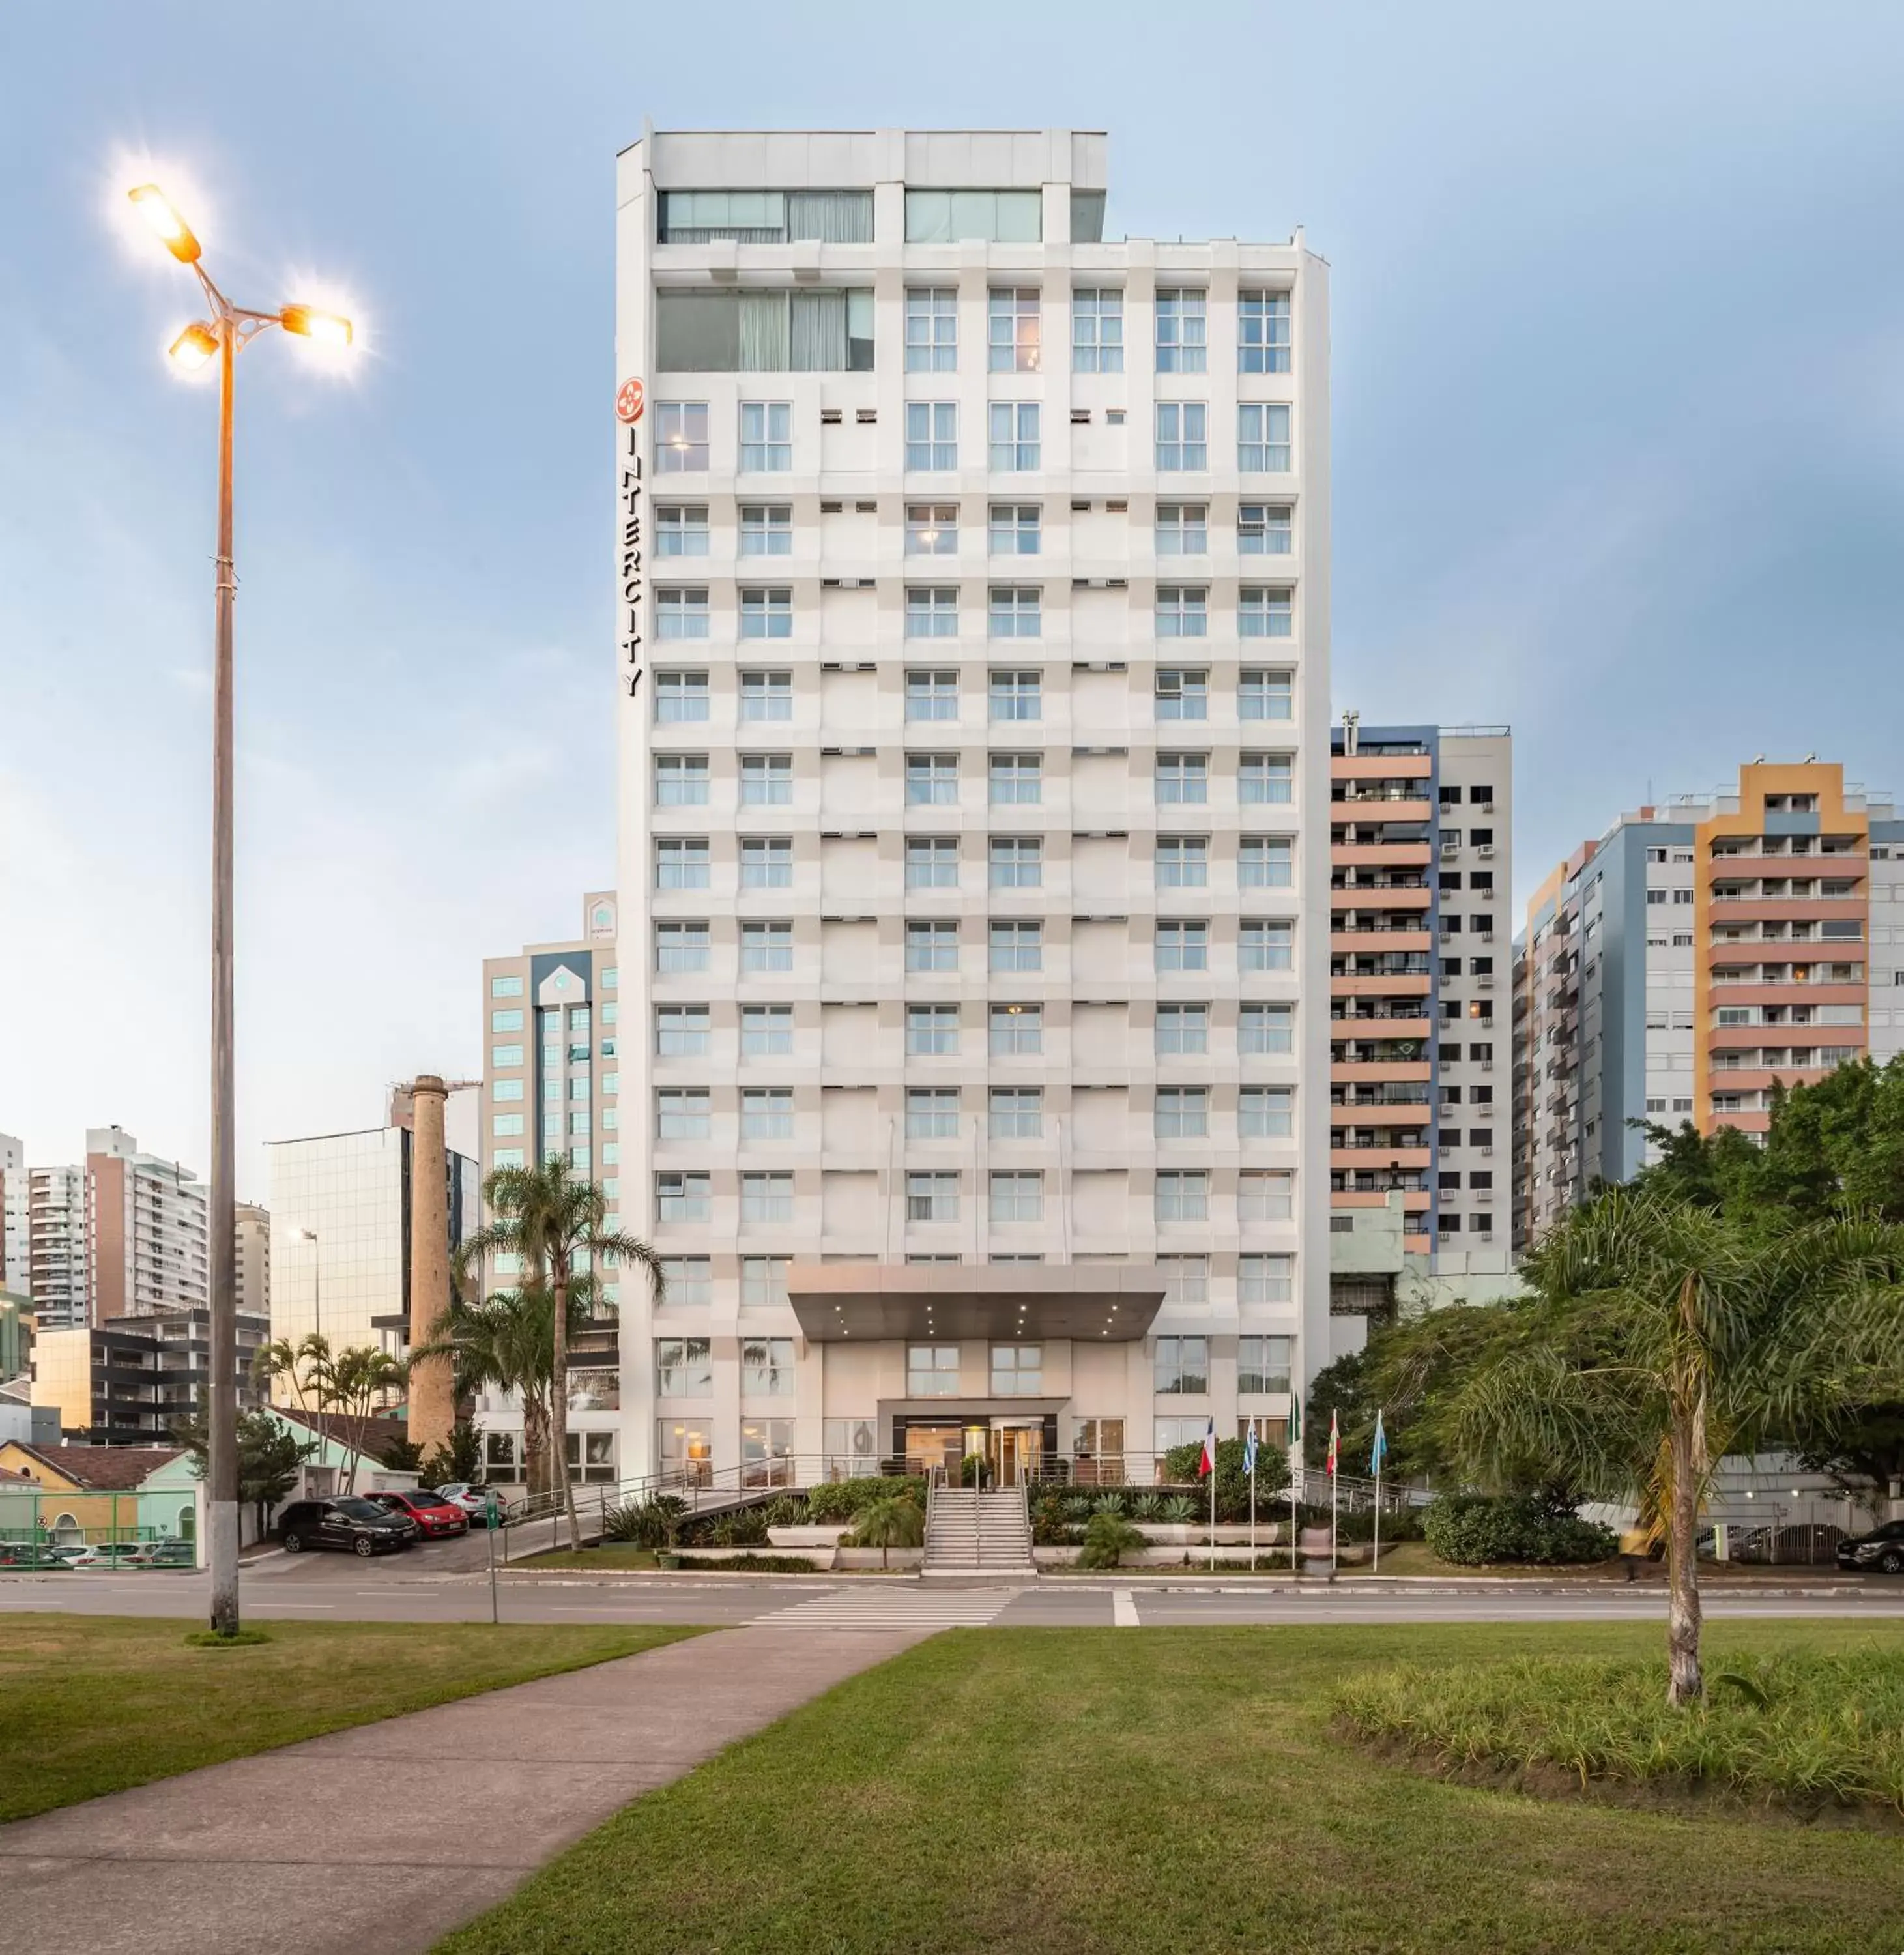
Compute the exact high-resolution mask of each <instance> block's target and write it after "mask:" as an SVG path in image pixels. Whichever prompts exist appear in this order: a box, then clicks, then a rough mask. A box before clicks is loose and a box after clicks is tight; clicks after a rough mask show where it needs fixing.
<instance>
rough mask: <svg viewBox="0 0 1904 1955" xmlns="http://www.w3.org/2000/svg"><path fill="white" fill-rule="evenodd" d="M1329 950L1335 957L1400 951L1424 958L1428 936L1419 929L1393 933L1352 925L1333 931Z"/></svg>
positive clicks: (1379, 928)
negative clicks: (1334, 953)
mask: <svg viewBox="0 0 1904 1955" xmlns="http://www.w3.org/2000/svg"><path fill="white" fill-rule="evenodd" d="M1329 948H1330V949H1331V950H1333V951H1334V952H1336V954H1337V955H1340V956H1349V955H1358V954H1359V955H1373V954H1374V953H1375V952H1380V951H1400V952H1407V953H1411V954H1414V955H1421V956H1425V955H1427V949H1428V933H1427V931H1426V930H1424V929H1422V928H1421V927H1419V926H1415V927H1408V928H1405V929H1402V930H1396V929H1394V928H1392V927H1384V926H1382V925H1380V924H1351V925H1350V926H1349V927H1348V928H1346V929H1345V928H1342V927H1341V926H1339V925H1336V926H1334V927H1331V929H1330V933H1329Z"/></svg>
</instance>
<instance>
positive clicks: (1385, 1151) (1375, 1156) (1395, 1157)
mask: <svg viewBox="0 0 1904 1955" xmlns="http://www.w3.org/2000/svg"><path fill="white" fill-rule="evenodd" d="M1432 1159H1433V1156H1432V1155H1431V1154H1430V1152H1429V1151H1428V1149H1427V1148H1424V1147H1421V1146H1419V1145H1408V1144H1402V1145H1400V1146H1397V1145H1396V1144H1394V1143H1393V1142H1389V1141H1384V1142H1382V1143H1380V1144H1376V1143H1374V1142H1371V1143H1370V1144H1368V1145H1367V1146H1349V1147H1336V1146H1332V1147H1331V1148H1330V1150H1329V1165H1330V1167H1332V1168H1341V1169H1344V1170H1350V1169H1358V1168H1377V1169H1380V1168H1418V1169H1423V1170H1425V1169H1426V1168H1427V1166H1428V1164H1429V1162H1430V1160H1432Z"/></svg>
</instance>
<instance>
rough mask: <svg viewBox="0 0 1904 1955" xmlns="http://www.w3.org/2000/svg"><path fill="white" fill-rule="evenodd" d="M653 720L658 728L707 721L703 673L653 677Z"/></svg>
mask: <svg viewBox="0 0 1904 1955" xmlns="http://www.w3.org/2000/svg"><path fill="white" fill-rule="evenodd" d="M654 716H655V723H656V725H657V726H679V725H680V724H681V722H684V721H685V720H690V719H706V718H707V673H705V672H656V674H655V675H654Z"/></svg>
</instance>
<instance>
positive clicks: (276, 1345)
mask: <svg viewBox="0 0 1904 1955" xmlns="http://www.w3.org/2000/svg"><path fill="white" fill-rule="evenodd" d="M330 1356H331V1346H330V1340H329V1339H328V1338H326V1337H320V1336H318V1335H317V1334H316V1332H314V1331H311V1332H307V1333H306V1334H305V1336H304V1337H303V1339H302V1340H300V1342H298V1343H296V1344H294V1343H291V1340H290V1339H289V1338H288V1337H277V1338H274V1339H272V1341H271V1342H270V1343H269V1344H260V1346H258V1348H257V1349H256V1350H255V1351H254V1352H252V1354H251V1377H252V1381H253V1384H256V1386H257V1387H258V1389H259V1390H260V1391H263V1392H267V1393H268V1392H269V1390H270V1389H271V1384H272V1380H273V1379H275V1378H288V1379H289V1380H291V1396H292V1397H293V1398H294V1399H295V1400H296V1401H297V1409H298V1410H299V1411H300V1412H305V1413H308V1412H310V1401H311V1399H312V1398H313V1395H314V1394H315V1393H316V1386H317V1383H318V1379H319V1376H320V1374H322V1372H323V1368H324V1367H325V1366H326V1365H328V1364H329V1362H330Z"/></svg>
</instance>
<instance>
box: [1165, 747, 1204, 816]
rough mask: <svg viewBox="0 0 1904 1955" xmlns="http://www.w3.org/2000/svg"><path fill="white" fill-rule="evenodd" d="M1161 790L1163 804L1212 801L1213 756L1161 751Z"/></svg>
mask: <svg viewBox="0 0 1904 1955" xmlns="http://www.w3.org/2000/svg"><path fill="white" fill-rule="evenodd" d="M1209 798H1210V756H1209V755H1208V754H1159V755H1158V756H1157V800H1158V801H1159V802H1160V804H1161V803H1164V802H1170V801H1194V802H1197V803H1201V802H1204V801H1208V800H1209Z"/></svg>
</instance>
